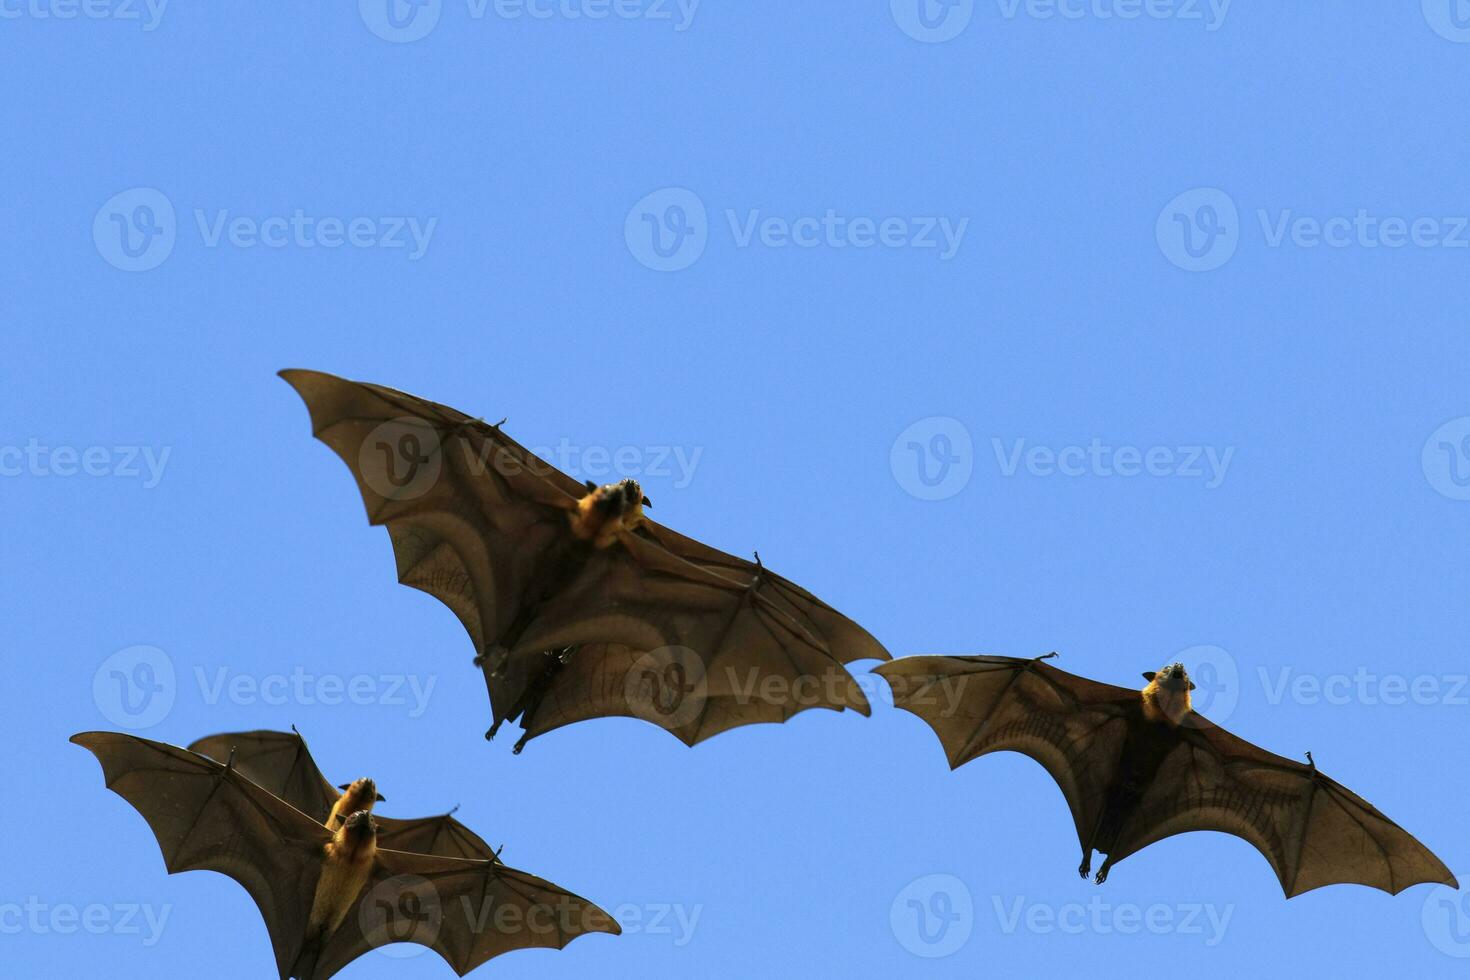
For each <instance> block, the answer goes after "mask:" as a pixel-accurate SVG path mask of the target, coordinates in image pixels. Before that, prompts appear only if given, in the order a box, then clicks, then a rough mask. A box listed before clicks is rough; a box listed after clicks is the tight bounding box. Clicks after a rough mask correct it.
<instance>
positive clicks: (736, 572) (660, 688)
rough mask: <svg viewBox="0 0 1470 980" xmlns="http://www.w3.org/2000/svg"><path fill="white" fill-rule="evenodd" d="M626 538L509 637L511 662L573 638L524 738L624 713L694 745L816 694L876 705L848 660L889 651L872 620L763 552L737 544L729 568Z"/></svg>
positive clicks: (816, 698)
mask: <svg viewBox="0 0 1470 980" xmlns="http://www.w3.org/2000/svg"><path fill="white" fill-rule="evenodd" d="M685 540H688V539H685ZM620 541H621V547H618V548H609V549H607V550H605V551H601V552H598V553H597V554H595V555H594V556H593V557H592V558H591V559H590V560H589V562H588V564H587V565H586V567H585V568H584V569H583V572H582V574H581V575H580V576H579V577H578V578H577V579H576V580H574V581H573V582H572V583H571V584H570V585H569V586H568V587H567V588H566V589H565V590H564V591H563V592H562V593H561V594H559V595H558V596H557V597H556V598H555V599H554V600H552V601H551V602H550V603H548V604H547V606H546V607H545V610H544V612H543V614H542V615H541V616H540V617H538V619H537V620H536V622H535V623H534V624H533V625H532V627H531V629H530V630H528V631H527V633H526V635H525V636H524V637H523V639H522V642H521V643H520V644H519V645H518V646H517V648H516V649H515V650H513V651H511V655H510V659H511V661H512V662H515V661H517V660H520V659H522V658H527V657H534V656H538V654H537V651H544V650H563V651H568V653H566V654H565V656H564V658H563V659H564V665H563V666H561V667H560V668H559V669H557V670H556V671H555V672H554V674H553V677H552V680H551V681H550V683H549V685H548V688H547V690H546V694H545V696H544V697H543V698H542V699H541V700H540V702H539V704H538V705H537V706H536V707H535V709H534V710H528V712H527V717H526V718H525V719H524V720H523V722H522V724H523V725H524V727H525V729H526V735H525V738H526V739H530V738H533V737H535V736H537V735H540V734H543V733H545V732H548V731H551V730H553V729H555V728H559V727H561V726H563V725H567V724H571V723H573V722H576V721H582V720H585V719H588V718H598V717H604V716H609V715H622V716H627V717H635V718H642V719H644V720H645V721H651V722H653V723H655V724H657V725H659V726H660V727H662V728H664V729H666V730H668V731H669V732H671V733H672V734H674V735H675V736H676V737H678V738H679V739H680V740H681V741H683V742H685V743H686V744H688V745H693V744H695V743H696V742H700V741H703V740H704V739H706V738H709V737H711V736H713V735H716V734H718V733H720V732H723V731H726V730H728V729H730V728H734V727H737V726H740V725H749V724H755V723H759V722H783V721H786V720H787V719H789V718H791V717H792V716H793V715H795V714H797V713H799V712H801V711H804V710H807V709H808V708H819V707H820V708H831V709H834V710H839V711H840V710H844V709H847V708H851V709H853V710H855V711H857V712H859V713H861V714H864V715H866V714H868V713H869V710H870V709H869V706H868V702H867V698H866V697H864V695H863V693H862V690H861V689H860V688H859V686H858V684H857V682H856V680H854V679H853V677H852V675H851V674H850V673H848V671H847V669H846V668H845V667H844V666H843V665H844V664H845V663H847V662H850V661H851V660H856V659H860V658H872V659H887V657H888V654H887V652H886V651H884V650H883V648H882V647H881V646H879V645H878V643H877V641H875V640H873V638H872V637H871V636H869V635H868V634H867V633H866V632H865V631H863V630H862V628H861V627H858V626H857V625H856V624H855V623H852V622H851V621H850V620H847V619H846V618H845V617H842V616H841V615H840V614H838V613H836V612H834V611H832V610H831V609H830V608H829V607H827V606H825V605H823V604H822V603H821V602H820V601H819V600H816V599H815V598H813V597H810V596H809V595H808V594H807V593H805V592H803V591H802V590H800V589H799V588H797V587H796V586H794V585H792V584H791V583H790V582H788V581H787V580H786V579H784V578H781V577H780V576H778V575H775V574H774V573H772V572H769V571H767V570H766V569H764V568H762V567H761V566H759V565H750V566H749V567H748V568H742V567H741V564H742V563H739V562H738V559H733V558H731V559H730V562H731V563H732V564H731V565H730V569H731V570H730V571H728V572H727V571H725V570H724V569H723V568H721V569H720V570H718V571H717V570H715V568H714V567H709V566H706V565H703V564H696V563H695V562H691V561H688V560H686V559H684V558H682V557H680V556H679V555H677V554H675V553H673V552H671V551H669V550H667V549H666V548H664V547H663V546H662V544H661V543H660V542H659V541H658V540H656V539H651V538H646V537H644V536H642V535H639V534H636V533H626V532H625V533H624V534H623V535H622V537H621V539H620ZM706 550H707V551H709V552H710V553H712V554H719V553H718V552H714V551H713V549H706ZM727 557H728V556H727ZM543 656H544V655H543Z"/></svg>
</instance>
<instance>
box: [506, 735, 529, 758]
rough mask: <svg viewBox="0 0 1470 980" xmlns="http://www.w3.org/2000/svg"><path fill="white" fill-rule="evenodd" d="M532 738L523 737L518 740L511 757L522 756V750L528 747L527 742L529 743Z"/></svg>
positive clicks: (511, 751)
mask: <svg viewBox="0 0 1470 980" xmlns="http://www.w3.org/2000/svg"><path fill="white" fill-rule="evenodd" d="M530 738H531V736H530V735H522V736H521V737H520V738H519V739H517V740H516V744H515V747H514V748H512V749H511V750H510V754H511V755H520V754H521V749H523V748H525V747H526V742H527V741H529V740H530Z"/></svg>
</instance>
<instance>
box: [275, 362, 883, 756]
mask: <svg viewBox="0 0 1470 980" xmlns="http://www.w3.org/2000/svg"><path fill="white" fill-rule="evenodd" d="M281 376H282V377H283V378H285V380H286V381H287V382H289V383H290V384H291V385H292V387H294V388H295V389H296V391H297V393H298V394H300V395H301V397H302V399H303V400H304V401H305V402H306V405H307V408H308V410H309V411H310V414H311V423H312V430H313V432H314V433H315V435H316V436H317V438H319V439H321V440H322V441H323V442H325V443H326V444H327V445H328V446H330V447H331V448H332V449H333V450H334V451H335V452H336V453H337V455H338V456H339V457H341V458H342V460H343V461H344V462H345V463H346V464H347V466H348V468H349V469H350V470H351V471H352V475H353V477H354V478H355V479H356V481H357V486H358V490H359V491H360V492H361V494H362V499H363V502H364V504H365V505H366V508H367V514H368V520H369V521H370V522H371V523H373V524H381V525H386V526H387V529H388V535H389V537H390V539H391V540H392V543H393V551H394V555H395V557H396V559H397V565H398V579H399V581H400V582H402V583H403V584H405V585H409V586H413V587H414V588H417V589H421V590H423V591H425V592H428V593H429V594H430V595H433V596H435V597H436V598H438V599H439V600H440V601H442V602H443V603H444V604H445V605H447V606H448V607H449V608H450V609H451V610H453V612H454V613H455V615H456V616H458V617H459V620H460V622H461V623H462V624H463V625H464V627H465V629H466V630H467V631H468V632H469V634H470V638H471V640H472V641H473V643H474V646H475V650H476V656H475V663H476V665H477V666H479V667H480V669H481V671H482V672H483V674H484V679H485V684H486V687H487V688H488V690H489V694H490V705H491V713H492V720H493V725H492V727H491V728H490V730H489V731H488V732H487V733H486V737H487V738H490V737H493V736H494V734H495V733H496V731H497V730H498V729H499V728H500V726H501V724H503V723H504V722H506V721H509V720H515V719H517V718H519V719H520V724H521V727H522V729H523V734H522V736H521V739H520V740H519V741H518V742H517V743H516V747H515V748H516V751H517V752H519V751H520V749H521V747H522V746H523V745H524V744H525V743H526V741H528V740H529V739H531V738H534V737H535V736H537V735H540V734H543V733H545V732H548V731H551V730H552V729H554V728H558V727H561V726H562V725H566V724H570V723H572V722H576V721H581V720H585V719H590V718H598V717H606V716H613V715H622V716H628V717H636V718H643V719H644V720H647V721H652V722H654V723H656V724H658V725H659V726H660V727H663V728H664V729H666V730H668V731H670V732H672V733H673V734H674V735H675V736H677V737H678V738H679V739H681V740H682V741H684V742H685V743H686V744H689V745H693V744H695V743H696V742H699V741H701V740H703V739H706V738H709V737H710V736H712V735H715V734H718V733H719V732H722V731H725V730H727V729H730V728H734V727H736V726H739V725H747V724H753V723H756V722H782V721H785V720H787V719H788V718H790V717H791V716H792V715H794V714H796V713H797V712H799V711H802V710H805V709H807V708H812V707H824V708H832V709H836V710H843V709H847V708H851V709H853V710H855V711H859V712H861V713H862V714H867V713H868V711H869V708H868V703H867V700H866V698H864V696H863V694H862V691H861V690H860V689H859V687H858V685H857V683H856V681H855V680H854V679H853V678H852V676H851V675H850V674H849V673H848V672H847V670H846V668H845V667H844V665H845V664H848V663H851V662H853V661H855V660H864V659H875V660H887V659H888V654H887V652H886V651H885V650H884V649H883V647H882V646H881V645H880V644H879V643H878V642H877V641H876V640H874V639H873V637H872V636H870V635H869V634H868V633H867V632H866V631H865V630H864V629H863V628H862V627H860V626H858V625H857V624H856V623H854V622H853V621H852V620H850V619H848V618H847V617H845V616H843V615H842V614H840V613H838V612H837V611H836V610H834V609H832V608H831V607H830V606H828V605H827V604H825V603H824V602H822V601H821V600H820V599H818V598H817V597H815V596H813V595H812V594H811V593H810V592H807V591H806V590H805V589H803V588H801V587H800V586H798V585H796V584H795V583H793V582H791V581H789V580H787V579H785V578H782V577H781V576H780V575H777V574H776V573H774V572H772V571H771V570H769V569H767V568H766V567H765V566H763V565H762V564H760V562H759V558H758V557H757V560H756V561H755V562H748V561H744V560H742V559H740V558H736V557H734V556H733V555H728V554H725V553H724V552H721V551H718V550H716V549H714V548H711V547H709V546H708V545H705V544H702V543H700V542H698V541H695V540H693V539H692V538H688V537H685V536H684V535H682V534H679V533H677V532H675V531H672V530H670V529H669V528H665V527H661V526H660V525H658V524H655V523H653V522H652V521H650V520H649V519H648V518H647V517H646V516H645V514H644V508H645V507H649V506H651V504H650V503H649V501H648V500H647V498H645V497H644V495H643V491H642V489H641V488H640V487H639V485H638V484H637V483H636V482H635V481H633V480H623V481H621V482H619V483H611V484H607V485H605V486H601V487H599V486H595V485H593V484H591V483H590V482H589V483H587V484H581V483H578V482H577V481H576V480H574V479H572V478H571V477H569V476H567V475H566V474H565V473H562V472H561V471H559V470H557V469H556V468H555V467H553V466H551V465H550V464H548V463H547V462H545V461H544V460H541V459H539V458H538V457H536V456H535V455H533V454H531V453H530V452H528V451H527V450H526V449H524V448H523V447H522V446H520V445H519V444H518V443H516V442H515V441H514V440H513V439H511V438H510V437H509V436H507V435H506V434H505V433H504V432H502V431H501V428H500V425H499V424H497V425H487V424H485V423H484V422H482V421H479V420H477V419H474V418H471V417H470V416H468V415H465V414H464V413H462V412H459V411H456V410H454V409H452V408H448V407H446V406H444V405H439V404H436V403H434V402H431V401H427V400H425V399H422V398H417V397H415V396H413V395H409V394H405V393H403V392H401V391H396V390H394V389H392V388H385V387H382V386H380V385H373V384H364V383H359V382H354V381H347V380H344V379H342V378H338V377H334V376H333V375H330V374H322V373H319V372H315V371H299V370H289V371H282V372H281Z"/></svg>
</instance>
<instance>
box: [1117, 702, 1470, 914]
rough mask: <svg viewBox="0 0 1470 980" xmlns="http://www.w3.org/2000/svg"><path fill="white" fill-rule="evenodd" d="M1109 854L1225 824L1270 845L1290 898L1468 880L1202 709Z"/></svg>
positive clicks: (1364, 807) (1348, 795)
mask: <svg viewBox="0 0 1470 980" xmlns="http://www.w3.org/2000/svg"><path fill="white" fill-rule="evenodd" d="M1179 731H1180V734H1181V740H1180V744H1179V745H1178V746H1177V747H1176V748H1174V749H1173V750H1172V751H1171V752H1170V753H1169V755H1168V756H1167V757H1166V758H1165V759H1164V762H1163V763H1162V765H1161V766H1160V769H1159V773H1158V775H1157V776H1156V777H1155V779H1154V781H1153V783H1152V784H1151V788H1150V790H1149V792H1148V793H1146V794H1145V796H1144V798H1143V800H1142V801H1141V803H1140V804H1139V807H1138V810H1137V811H1136V813H1135V815H1134V816H1133V818H1132V819H1130V820H1128V821H1127V822H1126V823H1125V824H1124V825H1123V826H1122V828H1121V829H1120V833H1119V838H1118V841H1117V844H1116V846H1115V847H1114V850H1113V851H1112V852H1111V853H1109V855H1108V858H1109V860H1110V861H1112V862H1113V863H1117V862H1118V861H1120V860H1122V859H1123V858H1124V857H1127V856H1128V855H1129V854H1132V853H1134V852H1136V851H1139V850H1141V849H1142V848H1145V847H1147V846H1148V845H1149V844H1152V843H1154V842H1156V841H1160V840H1163V839H1164V838H1166V837H1172V836H1173V835H1175V834H1182V833H1187V832H1188V831H1191V830H1215V831H1220V832H1222V833H1226V834H1233V835H1235V836H1236V837H1240V838H1242V839H1244V840H1246V841H1248V842H1249V843H1250V844H1251V845H1252V846H1254V847H1255V848H1256V849H1257V850H1259V851H1260V852H1261V854H1263V855H1264V856H1265V858H1266V860H1267V861H1268V862H1270V864H1271V869H1272V870H1273V871H1275V872H1276V877H1277V878H1278V879H1280V881H1281V888H1282V890H1283V891H1284V892H1285V893H1286V897H1287V898H1291V897H1292V896H1294V895H1300V894H1301V893H1302V892H1305V891H1311V890H1312V889H1313V888H1321V887H1322V886H1323V885H1332V884H1340V883H1355V884H1360V885H1368V886H1370V887H1373V888H1380V889H1382V890H1383V891H1386V892H1388V893H1389V894H1398V893H1399V892H1400V891H1402V890H1403V889H1405V888H1407V887H1409V886H1410V885H1414V884H1419V883H1421V882H1438V883H1441V884H1447V885H1450V886H1453V887H1458V884H1457V883H1456V881H1455V878H1454V876H1453V875H1452V874H1451V873H1450V871H1449V869H1448V868H1447V867H1445V865H1444V862H1442V861H1440V859H1439V858H1437V857H1435V856H1434V854H1433V853H1431V852H1430V850H1429V849H1428V848H1427V847H1425V846H1424V845H1423V844H1421V843H1419V841H1418V840H1416V839H1415V838H1414V837H1413V836H1411V835H1410V834H1409V833H1408V832H1407V831H1405V830H1404V829H1403V828H1402V827H1400V826H1399V825H1398V824H1396V823H1394V822H1393V821H1392V820H1390V819H1389V818H1388V817H1386V816H1384V815H1383V814H1382V813H1380V812H1379V811H1378V810H1377V809H1376V808H1375V807H1374V806H1373V805H1372V804H1371V803H1369V802H1368V801H1367V800H1364V799H1363V798H1362V797H1360V796H1358V795H1357V794H1355V793H1353V792H1352V791H1351V790H1349V789H1348V788H1347V787H1345V786H1343V785H1342V784H1340V783H1338V782H1336V781H1335V780H1333V779H1330V778H1328V777H1327V776H1325V775H1323V774H1322V773H1321V772H1319V771H1318V770H1317V768H1316V766H1314V765H1303V764H1302V763H1299V762H1295V761H1293V760H1291V759H1286V758H1283V757H1281V756H1279V755H1274V754H1272V753H1270V752H1267V751H1265V750H1264V749H1260V748H1258V747H1256V746H1255V745H1252V744H1251V743H1249V742H1247V741H1245V740H1244V739H1241V738H1238V737H1236V736H1235V735H1232V734H1230V733H1229V732H1227V731H1226V730H1225V729H1223V728H1220V727H1219V726H1217V725H1214V724H1213V723H1211V722H1209V721H1208V720H1207V719H1205V718H1203V717H1202V716H1200V715H1193V716H1191V717H1190V718H1189V719H1188V720H1187V721H1186V724H1185V726H1184V727H1182V728H1180V729H1179Z"/></svg>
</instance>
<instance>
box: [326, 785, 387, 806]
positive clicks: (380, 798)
mask: <svg viewBox="0 0 1470 980" xmlns="http://www.w3.org/2000/svg"><path fill="white" fill-rule="evenodd" d="M354 786H356V787H357V792H356V793H354V794H353V795H354V796H356V797H359V798H361V799H371V800H372V801H373V802H374V803H387V802H388V797H386V796H384V795H383V794H382V793H379V792H378V786H377V784H376V783H374V782H373V781H372V780H371V779H358V780H355V781H353V782H350V783H342V784H340V785H339V786H338V787H337V788H338V789H340V790H341V791H342V792H343V793H346V792H347V791H348V790H350V789H352V788H353V787H354Z"/></svg>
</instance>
